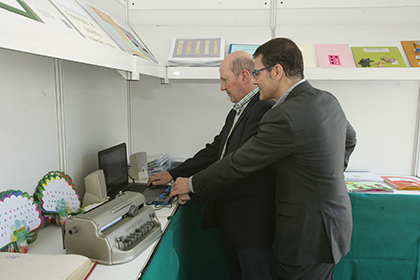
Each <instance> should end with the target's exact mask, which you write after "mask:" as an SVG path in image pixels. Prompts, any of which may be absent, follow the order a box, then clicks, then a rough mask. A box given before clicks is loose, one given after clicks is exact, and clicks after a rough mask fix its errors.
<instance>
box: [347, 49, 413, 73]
mask: <svg viewBox="0 0 420 280" xmlns="http://www.w3.org/2000/svg"><path fill="white" fill-rule="evenodd" d="M351 50H352V52H353V56H354V61H355V62H356V66H357V67H372V68H385V67H406V65H405V62H404V59H403V57H402V55H401V52H400V50H399V49H398V47H394V46H390V47H386V46H385V47H351Z"/></svg>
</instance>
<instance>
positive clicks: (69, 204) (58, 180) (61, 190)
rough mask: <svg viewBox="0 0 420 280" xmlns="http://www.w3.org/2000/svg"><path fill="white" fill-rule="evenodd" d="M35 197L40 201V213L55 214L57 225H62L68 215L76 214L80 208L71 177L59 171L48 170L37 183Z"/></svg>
mask: <svg viewBox="0 0 420 280" xmlns="http://www.w3.org/2000/svg"><path fill="white" fill-rule="evenodd" d="M35 199H36V200H37V201H39V202H40V206H41V210H42V213H44V214H56V215H58V216H59V219H57V220H56V223H57V225H59V226H60V225H62V224H64V222H65V221H66V219H67V217H68V215H70V214H76V213H77V212H78V210H79V208H80V200H79V195H77V193H76V189H75V188H74V185H73V182H72V179H71V178H70V176H69V175H67V174H65V173H64V172H60V171H50V172H48V174H46V175H45V176H44V177H43V178H42V179H41V180H40V181H39V183H38V186H37V188H36V191H35Z"/></svg>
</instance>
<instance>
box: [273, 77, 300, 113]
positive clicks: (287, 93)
mask: <svg viewBox="0 0 420 280" xmlns="http://www.w3.org/2000/svg"><path fill="white" fill-rule="evenodd" d="M305 81H306V80H305V79H302V80H300V81H298V82H296V83H294V84H293V85H292V86H291V87H289V88H288V89H287V90H286V92H285V93H284V94H283V95H282V97H280V99H279V100H278V101H277V102H276V104H274V105H273V107H275V106H277V105H279V104H281V103H283V102H284V101H285V100H286V98H287V96H289V94H290V93H291V92H292V90H293V89H294V88H295V87H297V86H298V85H300V84H301V83H303V82H305Z"/></svg>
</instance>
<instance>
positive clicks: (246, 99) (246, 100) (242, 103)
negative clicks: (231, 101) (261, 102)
mask: <svg viewBox="0 0 420 280" xmlns="http://www.w3.org/2000/svg"><path fill="white" fill-rule="evenodd" d="M259 90H260V89H259V88H258V87H256V88H255V89H254V90H252V91H251V92H250V93H248V94H247V95H245V96H244V97H243V98H242V99H241V100H239V101H238V102H237V103H236V104H235V105H233V109H234V110H235V111H238V110H244V109H245V108H246V106H247V105H248V103H249V101H251V99H252V97H254V95H255V94H257V92H258V91H259Z"/></svg>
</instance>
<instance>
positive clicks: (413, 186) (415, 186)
mask: <svg viewBox="0 0 420 280" xmlns="http://www.w3.org/2000/svg"><path fill="white" fill-rule="evenodd" d="M382 178H384V180H385V182H386V183H388V184H389V185H391V186H394V187H395V188H396V189H398V190H404V191H418V190H420V179H419V178H417V177H411V176H382Z"/></svg>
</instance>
